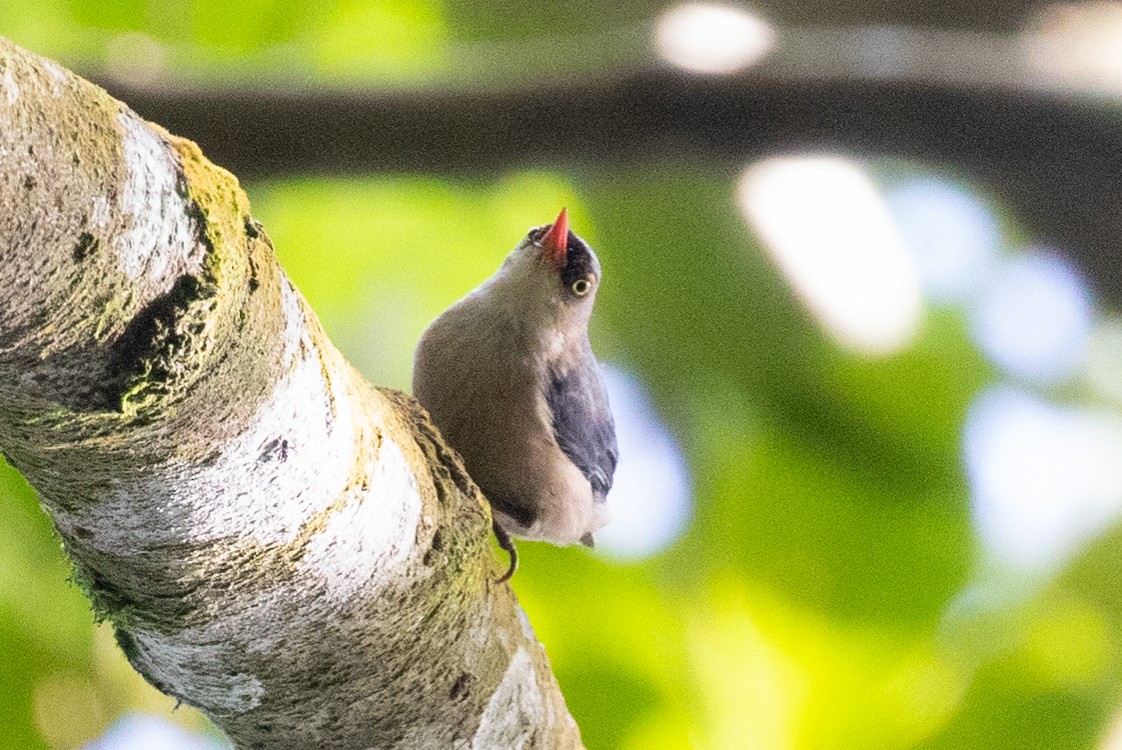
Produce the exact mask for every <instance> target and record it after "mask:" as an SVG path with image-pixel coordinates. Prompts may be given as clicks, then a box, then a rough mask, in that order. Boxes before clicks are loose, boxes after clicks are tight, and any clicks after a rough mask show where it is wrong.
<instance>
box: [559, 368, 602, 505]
mask: <svg viewBox="0 0 1122 750" xmlns="http://www.w3.org/2000/svg"><path fill="white" fill-rule="evenodd" d="M545 397H546V403H547V404H548V405H549V410H550V412H551V413H552V416H553V435H554V437H555V438H556V440H557V445H558V446H560V448H561V450H562V451H563V452H564V454H565V455H566V456H568V457H569V460H570V461H572V462H573V463H574V464H575V465H576V466H577V468H578V469H580V470H581V473H582V474H584V476H585V477H586V478H587V479H588V482H589V484H591V485H592V494H593V497H595V498H596V500H597V501H598V502H604V497H605V496H606V495H607V494H608V490H610V489H611V488H612V476H613V475H614V474H615V471H616V462H617V461H618V458H619V449H618V448H617V446H616V426H615V422H614V421H613V420H612V412H611V409H609V408H608V394H607V393H606V392H605V390H604V381H603V379H602V378H601V377H600V366H599V364H598V363H597V362H596V360H595V358H593V356H592V354H591V353H589V354H588V355H587V356H586V357H585V358H584V359H583V361H582V363H581V365H580V366H578V367H574V368H573V369H572V370H570V371H569V372H567V373H563V374H562V373H552V377H551V378H550V383H549V386H548V387H547V390H546V396H545Z"/></svg>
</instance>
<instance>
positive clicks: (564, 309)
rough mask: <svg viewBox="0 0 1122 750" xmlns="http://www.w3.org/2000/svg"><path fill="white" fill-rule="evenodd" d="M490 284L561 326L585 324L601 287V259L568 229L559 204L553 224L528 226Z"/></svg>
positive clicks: (526, 309)
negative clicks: (523, 237) (528, 230)
mask: <svg viewBox="0 0 1122 750" xmlns="http://www.w3.org/2000/svg"><path fill="white" fill-rule="evenodd" d="M492 284H493V285H494V286H493V287H492V288H494V289H495V291H500V289H501V291H500V293H501V294H503V296H505V297H507V298H508V300H509V303H510V304H511V306H517V307H519V308H521V309H522V311H524V313H525V314H526V315H529V316H534V317H539V316H540V317H543V318H551V319H552V321H551V322H552V323H553V324H555V325H560V326H562V327H570V326H584V325H587V323H588V319H589V317H590V316H591V315H592V305H593V303H594V302H595V300H596V292H597V290H598V288H599V286H600V261H599V259H598V258H597V257H596V253H594V252H593V251H592V248H590V247H589V246H588V243H586V242H585V241H584V240H582V239H581V238H580V237H578V236H577V235H576V234H574V233H573V232H572V231H570V230H569V216H568V214H567V213H566V211H565V209H561V213H560V214H559V215H558V216H557V219H555V220H554V222H553V223H552V224H545V225H543V226H540V227H535V228H533V229H531V230H530V232H529V234H527V235H526V237H525V239H523V240H522V242H520V243H519V244H518V247H516V248H514V250H513V251H512V252H511V253H510V254H509V255H508V256H507V257H506V260H504V261H503V265H502V267H501V268H500V269H499V271H498V273H496V274H495V276H494V277H492ZM542 322H546V321H545V320H543V321H542Z"/></svg>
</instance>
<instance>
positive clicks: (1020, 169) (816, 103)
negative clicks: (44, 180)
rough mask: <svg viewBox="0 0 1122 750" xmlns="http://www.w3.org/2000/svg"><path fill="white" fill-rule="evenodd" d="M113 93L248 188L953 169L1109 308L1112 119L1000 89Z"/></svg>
mask: <svg viewBox="0 0 1122 750" xmlns="http://www.w3.org/2000/svg"><path fill="white" fill-rule="evenodd" d="M103 85H105V86H106V88H108V89H109V91H110V93H112V94H113V95H114V96H116V97H118V98H120V99H123V100H124V101H126V102H128V103H129V105H130V106H132V107H133V108H134V109H135V110H136V111H137V112H139V113H140V114H141V115H143V116H145V117H147V118H148V119H151V120H153V121H156V122H159V123H161V124H163V125H164V126H165V127H167V128H168V129H169V130H171V131H172V132H175V133H178V134H180V135H184V136H187V137H189V138H191V139H193V140H195V141H197V142H198V143H199V144H200V145H201V146H202V148H203V149H204V151H206V152H207V153H208V154H209V155H210V156H211V158H213V159H214V161H215V162H216V163H218V164H221V165H223V166H225V167H227V168H228V169H230V170H231V171H233V172H235V173H236V174H239V175H241V176H242V177H243V178H245V179H260V178H266V177H276V176H281V175H287V174H296V173H304V174H307V173H313V174H326V173H356V172H431V173H443V174H456V173H468V172H470V173H472V174H480V173H482V174H486V173H494V172H500V171H505V170H509V169H512V168H517V167H522V166H548V165H570V164H575V165H579V166H582V167H592V168H596V169H600V170H611V169H612V168H613V167H617V166H621V165H626V164H635V163H642V162H658V161H664V160H667V159H671V160H674V159H686V158H689V159H701V160H704V161H707V162H708V163H711V164H712V165H713V168H714V170H715V172H716V173H727V174H734V173H735V172H736V171H737V170H739V168H740V167H741V166H742V165H744V164H745V163H747V162H748V161H749V160H751V159H752V158H754V157H758V156H760V155H762V154H767V153H773V152H776V151H784V150H793V149H840V150H843V151H847V152H850V153H854V154H858V155H884V156H899V157H906V158H913V159H918V160H922V161H924V162H927V163H930V164H934V165H941V166H951V167H954V168H957V169H960V170H961V171H962V172H963V173H964V174H966V175H968V176H969V177H970V178H972V179H973V180H975V181H976V182H978V183H980V184H981V185H982V186H983V187H984V188H986V189H988V190H990V191H992V192H993V194H995V195H997V196H999V197H1000V199H1001V201H1002V202H1003V203H1004V205H1006V206H1008V207H1009V208H1010V209H1011V210H1012V211H1013V212H1014V214H1015V216H1016V219H1017V220H1018V221H1019V222H1020V223H1021V225H1022V226H1024V227H1026V229H1028V231H1029V234H1030V236H1031V237H1032V238H1033V239H1034V240H1039V241H1041V242H1044V243H1050V244H1054V245H1055V246H1057V247H1058V248H1060V249H1063V250H1066V251H1068V252H1070V253H1072V255H1073V257H1074V258H1075V260H1076V262H1077V263H1078V264H1079V265H1080V266H1081V267H1082V268H1083V269H1084V271H1085V272H1086V273H1087V274H1088V276H1089V277H1090V278H1091V280H1092V284H1093V286H1094V287H1095V289H1096V291H1097V292H1098V293H1099V295H1100V296H1101V297H1102V298H1103V299H1104V301H1107V302H1110V303H1113V304H1116V305H1118V306H1122V262H1119V257H1118V253H1119V250H1120V249H1122V127H1120V125H1122V122H1120V120H1122V117H1119V115H1118V113H1117V111H1114V110H1111V109H1109V108H1106V107H1103V106H1099V105H1096V104H1093V103H1088V102H1078V101H1075V100H1074V99H1068V98H1064V97H1058V96H1052V95H1047V94H1041V93H1035V92H1028V91H1014V90H1010V89H1008V88H994V89H988V90H987V89H982V88H972V89H963V88H955V87H952V86H940V85H932V84H917V83H915V82H869V81H864V82H853V81H821V82H813V81H806V80H801V81H793V82H792V81H777V80H774V79H771V80H764V79H761V78H760V77H756V76H752V75H744V76H738V77H730V78H699V77H694V76H688V75H683V74H679V73H676V72H673V71H669V70H655V71H646V72H639V73H634V74H631V75H628V76H624V77H620V78H617V79H611V80H603V79H602V80H596V81H590V82H588V83H585V84H581V85H578V84H575V83H569V84H554V85H551V86H536V87H534V88H532V89H510V90H506V91H479V92H441V91H425V92H401V93H365V92H338V91H316V90H308V89H304V90H294V91H285V90H283V89H280V88H278V89H276V90H270V91H237V90H214V91H206V90H176V89H173V88H130V87H128V86H125V85H121V84H118V83H114V82H111V81H108V82H103Z"/></svg>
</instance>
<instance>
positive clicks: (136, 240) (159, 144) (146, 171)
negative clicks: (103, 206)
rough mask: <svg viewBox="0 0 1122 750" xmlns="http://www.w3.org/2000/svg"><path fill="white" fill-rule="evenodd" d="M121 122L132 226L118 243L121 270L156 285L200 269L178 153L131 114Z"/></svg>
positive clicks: (124, 204) (125, 197)
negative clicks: (181, 186)
mask: <svg viewBox="0 0 1122 750" xmlns="http://www.w3.org/2000/svg"><path fill="white" fill-rule="evenodd" d="M117 121H118V123H120V125H121V129H122V131H123V133H124V138H123V142H122V147H123V150H124V159H125V167H126V168H127V170H128V177H127V179H126V180H125V184H124V186H123V188H122V190H121V198H120V211H121V213H122V214H123V215H124V216H126V217H128V226H127V227H126V228H125V229H124V231H122V232H120V233H119V234H118V236H117V237H116V239H115V240H114V244H113V246H114V250H115V251H116V254H117V259H118V262H119V266H120V269H121V271H122V272H123V273H124V274H125V275H127V276H128V277H129V279H130V280H132V281H139V280H140V279H142V278H147V279H148V280H149V281H153V282H158V281H160V280H163V279H168V278H170V277H172V276H178V275H180V274H181V273H185V272H195V271H197V270H198V269H199V268H200V267H201V264H202V258H203V254H204V252H205V248H204V247H203V245H202V243H201V242H200V241H199V239H198V236H199V228H198V226H197V225H196V223H195V221H194V220H193V219H192V218H191V217H190V215H189V213H188V210H187V209H188V206H187V202H186V200H185V199H184V197H183V195H182V194H181V191H180V189H179V184H180V179H181V177H180V174H179V172H180V170H179V162H178V160H177V159H176V157H175V154H174V152H173V151H172V150H171V147H170V146H169V145H168V143H167V142H166V141H165V140H164V139H163V138H162V137H160V135H159V134H157V133H156V131H154V130H152V128H150V127H148V125H147V124H146V123H145V122H144V121H143V120H141V119H140V118H139V117H137V116H136V115H135V114H133V113H132V112H130V111H128V110H125V111H123V112H121V114H119V115H118V116H117Z"/></svg>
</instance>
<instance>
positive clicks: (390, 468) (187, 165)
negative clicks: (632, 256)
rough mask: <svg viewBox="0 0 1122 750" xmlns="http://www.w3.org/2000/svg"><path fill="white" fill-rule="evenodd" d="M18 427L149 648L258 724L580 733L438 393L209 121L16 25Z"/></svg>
mask: <svg viewBox="0 0 1122 750" xmlns="http://www.w3.org/2000/svg"><path fill="white" fill-rule="evenodd" d="M0 298H2V299H3V300H4V304H3V308H2V311H0V447H2V449H3V451H4V455H5V456H6V457H7V458H8V460H9V461H10V462H11V464H12V465H14V466H15V467H16V468H17V469H19V470H20V471H21V472H22V473H23V474H24V476H26V477H27V478H28V480H30V482H31V483H32V484H33V485H34V486H35V488H36V489H37V490H38V491H39V494H40V497H41V499H42V503H43V505H44V507H45V508H46V509H47V511H48V512H49V513H50V514H51V516H52V517H53V519H54V522H55V525H56V528H57V529H58V533H59V535H60V536H61V538H62V540H63V543H64V545H65V548H66V551H67V553H68V554H69V556H70V557H71V559H72V560H73V562H74V568H75V579H76V580H77V582H78V583H79V585H80V586H81V587H82V588H83V589H84V590H85V592H86V593H87V595H88V596H89V598H90V600H91V601H92V602H93V606H94V610H95V612H96V613H97V615H98V616H99V617H101V618H104V619H107V620H110V621H111V622H112V623H113V625H114V627H115V629H116V633H117V639H118V642H119V643H120V645H121V648H122V649H123V650H124V652H125V654H126V655H127V656H128V658H129V660H130V661H131V663H132V664H133V666H134V667H135V668H136V669H137V670H139V671H140V672H141V673H142V674H143V675H144V676H145V677H146V678H147V679H148V680H149V681H150V682H151V683H152V684H153V685H155V686H156V687H158V688H159V689H160V690H162V691H164V692H166V693H168V694H169V695H172V696H174V697H176V698H178V699H180V700H182V701H183V702H184V703H187V704H190V705H192V706H195V707H197V708H199V709H200V710H202V711H203V712H204V713H206V714H207V715H208V716H210V717H211V718H212V719H213V720H214V721H215V723H217V724H218V725H219V726H220V727H221V728H222V729H224V730H225V731H226V733H227V734H228V735H229V736H230V738H231V739H232V740H233V741H234V743H235V745H236V746H237V747H239V748H286V749H292V748H339V749H345V748H355V749H356V750H359V749H365V748H504V749H506V748H519V747H522V748H572V747H580V744H581V743H580V738H579V732H578V730H577V727H576V724H575V723H574V722H573V720H572V718H571V717H570V716H569V714H568V712H567V710H566V708H565V704H564V700H563V699H562V697H561V694H560V691H559V690H558V687H557V683H556V681H555V679H554V677H553V675H552V673H551V671H550V668H549V664H548V661H547V660H546V657H545V654H544V651H543V650H542V647H541V645H540V644H539V643H538V642H537V640H536V639H535V637H534V635H533V632H532V631H531V629H530V625H529V623H528V622H527V620H526V618H525V616H524V615H523V614H522V612H521V610H520V609H519V607H518V604H517V602H516V601H515V598H514V595H513V593H512V592H511V590H510V588H509V587H508V586H506V585H496V584H494V583H493V581H494V580H495V579H496V578H497V577H498V576H499V575H500V574H501V571H502V569H503V567H504V566H503V565H502V564H500V563H499V561H497V560H496V559H495V558H494V557H493V555H492V552H491V547H490V537H489V534H490V531H489V530H490V516H489V510H488V507H487V504H486V502H485V501H484V498H483V497H482V496H481V494H480V493H479V490H478V488H476V486H475V485H474V483H472V481H471V479H470V478H469V477H468V476H467V475H466V474H465V473H464V470H463V468H462V466H461V465H460V462H459V459H458V458H457V457H456V456H455V454H453V453H452V452H451V451H450V450H449V449H448V448H447V446H446V445H445V444H444V443H443V441H442V440H441V438H440V436H439V435H438V434H437V432H436V430H435V429H434V428H433V426H432V425H431V423H430V422H429V420H428V418H427V416H426V415H425V414H424V412H423V411H422V410H421V409H420V408H419V407H418V406H417V405H416V403H415V402H414V401H413V400H412V399H410V398H409V397H408V396H405V395H404V394H401V393H397V392H394V391H390V390H385V389H377V388H372V387H370V386H369V385H368V384H367V383H366V382H365V381H364V380H363V379H362V378H361V377H360V376H359V375H358V374H357V373H356V372H355V371H354V370H353V369H352V368H350V367H349V366H348V365H347V364H346V362H344V360H343V359H342V357H341V356H340V355H339V353H338V352H337V351H336V350H335V348H334V347H333V346H332V345H331V344H330V342H328V340H327V338H326V337H325V335H324V333H323V330H322V329H321V327H320V326H319V323H318V321H317V320H316V318H315V316H314V315H313V314H312V312H311V310H309V309H308V307H307V305H306V303H305V302H304V300H303V299H302V298H301V297H300V295H299V293H298V292H297V291H296V290H295V289H294V288H293V286H292V285H291V283H290V282H289V281H288V279H287V278H286V277H285V276H284V273H283V272H282V271H281V269H280V267H279V266H278V264H277V261H276V259H275V258H274V256H273V252H272V248H271V246H270V244H269V240H268V238H267V236H266V235H265V233H264V230H263V229H262V228H261V226H260V225H259V224H257V222H255V221H254V220H253V218H252V217H251V216H250V214H249V205H248V202H247V200H246V198H245V195H244V194H243V192H242V191H241V189H240V188H239V186H238V183H237V181H236V180H235V179H234V177H233V176H232V175H230V174H229V173H227V172H225V171H224V170H222V169H220V168H218V167H215V166H214V165H212V164H210V163H209V162H208V161H206V159H205V158H203V156H202V154H201V153H200V152H199V150H198V148H197V147H196V146H195V144H193V143H191V142H190V141H185V140H182V139H179V138H176V137H174V136H172V135H169V134H168V133H166V132H165V131H163V130H161V129H160V128H158V127H156V126H154V125H150V124H149V123H146V122H144V121H143V120H141V119H140V118H139V117H137V116H136V115H135V114H133V113H132V112H131V111H129V110H128V109H127V108H126V107H124V106H123V105H122V104H121V103H119V102H117V101H116V100H114V99H112V98H111V97H110V96H109V95H107V94H106V93H105V92H104V91H102V90H101V89H99V88H97V87H95V86H93V85H92V84H89V83H88V82H86V81H83V80H82V79H80V78H78V77H76V76H74V75H73V74H71V73H69V72H68V71H65V70H63V69H62V68H60V67H59V66H58V65H56V64H54V63H52V62H50V61H48V60H44V59H42V58H40V57H37V56H35V55H33V54H30V53H28V52H26V51H25V50H22V49H20V48H18V47H16V46H15V45H13V44H11V43H10V42H8V41H6V40H3V39H0Z"/></svg>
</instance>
